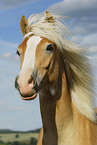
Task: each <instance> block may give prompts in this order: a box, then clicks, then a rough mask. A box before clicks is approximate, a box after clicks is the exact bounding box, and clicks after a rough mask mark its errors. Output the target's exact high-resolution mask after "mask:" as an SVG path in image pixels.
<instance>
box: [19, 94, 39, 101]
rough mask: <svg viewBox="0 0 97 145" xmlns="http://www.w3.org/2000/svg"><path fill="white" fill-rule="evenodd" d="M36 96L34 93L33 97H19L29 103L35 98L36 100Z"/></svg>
mask: <svg viewBox="0 0 97 145" xmlns="http://www.w3.org/2000/svg"><path fill="white" fill-rule="evenodd" d="M36 96H37V93H35V94H34V95H32V96H22V95H21V98H22V99H23V100H27V101H30V100H33V99H35V98H36Z"/></svg>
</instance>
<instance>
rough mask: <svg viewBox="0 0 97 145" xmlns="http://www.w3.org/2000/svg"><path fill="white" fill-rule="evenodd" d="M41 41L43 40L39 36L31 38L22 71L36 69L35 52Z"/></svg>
mask: <svg viewBox="0 0 97 145" xmlns="http://www.w3.org/2000/svg"><path fill="white" fill-rule="evenodd" d="M41 40H42V38H40V37H38V36H32V37H31V38H29V40H28V42H27V48H26V51H25V56H24V61H23V65H22V70H23V69H33V68H34V63H35V52H36V48H37V45H38V44H39V43H40V41H41Z"/></svg>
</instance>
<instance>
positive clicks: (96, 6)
mask: <svg viewBox="0 0 97 145" xmlns="http://www.w3.org/2000/svg"><path fill="white" fill-rule="evenodd" d="M49 9H50V10H51V11H53V12H55V13H60V14H65V15H67V16H70V17H72V16H74V17H75V16H76V17H79V16H82V15H83V16H87V15H93V14H94V15H95V16H96V14H95V11H96V12H97V0H88V1H87V0H81V1H79V0H64V1H62V2H59V3H56V4H54V5H52V6H51V7H50V8H49ZM91 10H93V11H91ZM84 12H85V13H84ZM91 12H92V13H91Z"/></svg>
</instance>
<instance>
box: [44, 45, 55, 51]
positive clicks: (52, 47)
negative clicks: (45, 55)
mask: <svg viewBox="0 0 97 145" xmlns="http://www.w3.org/2000/svg"><path fill="white" fill-rule="evenodd" d="M46 50H47V51H51V52H53V51H54V45H52V44H49V45H48V46H47V48H46Z"/></svg>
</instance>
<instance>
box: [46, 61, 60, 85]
mask: <svg viewBox="0 0 97 145" xmlns="http://www.w3.org/2000/svg"><path fill="white" fill-rule="evenodd" d="M58 74H59V70H58V63H55V65H54V66H53V64H51V65H50V68H49V72H48V76H49V82H51V83H52V82H55V81H56V79H57V78H58Z"/></svg>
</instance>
